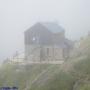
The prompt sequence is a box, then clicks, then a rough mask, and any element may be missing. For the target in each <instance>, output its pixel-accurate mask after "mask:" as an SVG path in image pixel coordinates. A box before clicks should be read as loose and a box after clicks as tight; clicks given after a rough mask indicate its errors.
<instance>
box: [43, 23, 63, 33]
mask: <svg viewBox="0 0 90 90" xmlns="http://www.w3.org/2000/svg"><path fill="white" fill-rule="evenodd" d="M41 24H42V25H43V26H45V27H46V28H47V29H48V30H50V31H51V32H53V33H59V32H62V31H64V29H63V28H62V27H61V26H60V25H59V24H58V23H55V22H47V23H41Z"/></svg>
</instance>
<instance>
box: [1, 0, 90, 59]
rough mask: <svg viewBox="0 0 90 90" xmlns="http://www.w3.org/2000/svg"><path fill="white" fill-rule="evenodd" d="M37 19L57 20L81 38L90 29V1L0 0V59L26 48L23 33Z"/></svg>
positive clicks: (69, 31)
mask: <svg viewBox="0 0 90 90" xmlns="http://www.w3.org/2000/svg"><path fill="white" fill-rule="evenodd" d="M38 21H39V22H40V21H41V22H44V21H45V22H48V21H55V22H58V23H59V24H60V25H61V26H63V27H64V28H65V30H66V36H67V37H68V38H70V39H74V40H75V39H79V38H80V37H81V36H84V35H86V34H87V32H88V31H89V30H90V0H0V60H1V59H5V58H6V57H9V56H12V55H13V54H14V53H15V51H23V49H24V44H23V42H24V38H23V35H24V33H23V32H24V31H25V30H26V29H27V28H28V27H30V26H31V25H33V24H34V23H36V22H38Z"/></svg>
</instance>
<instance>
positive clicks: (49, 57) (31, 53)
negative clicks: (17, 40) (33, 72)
mask: <svg viewBox="0 0 90 90" xmlns="http://www.w3.org/2000/svg"><path fill="white" fill-rule="evenodd" d="M25 54H26V59H27V60H30V61H60V60H63V59H64V57H63V49H62V48H60V47H53V46H34V45H32V46H31V45H27V46H26V47H25Z"/></svg>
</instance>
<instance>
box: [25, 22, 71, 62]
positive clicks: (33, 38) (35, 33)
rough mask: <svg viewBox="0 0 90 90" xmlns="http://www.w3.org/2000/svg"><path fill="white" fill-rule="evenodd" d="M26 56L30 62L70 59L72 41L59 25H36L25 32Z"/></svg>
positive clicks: (52, 23) (49, 23) (50, 23)
mask: <svg viewBox="0 0 90 90" xmlns="http://www.w3.org/2000/svg"><path fill="white" fill-rule="evenodd" d="M24 35H25V56H26V59H27V60H30V61H55V60H56V61H60V60H64V59H65V58H68V57H69V52H70V50H71V41H70V40H68V39H66V38H65V30H64V28H62V27H61V26H59V25H58V24H57V23H54V22H48V23H36V24H35V25H33V26H32V27H31V28H29V29H28V30H26V31H25V33H24Z"/></svg>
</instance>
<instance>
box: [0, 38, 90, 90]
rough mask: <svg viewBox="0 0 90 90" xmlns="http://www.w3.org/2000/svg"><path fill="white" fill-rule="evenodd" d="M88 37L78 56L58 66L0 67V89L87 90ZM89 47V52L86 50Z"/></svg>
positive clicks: (89, 78)
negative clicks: (10, 87) (9, 87)
mask: <svg viewBox="0 0 90 90" xmlns="http://www.w3.org/2000/svg"><path fill="white" fill-rule="evenodd" d="M89 44H90V40H89V38H86V39H84V40H83V41H81V46H80V47H79V48H80V52H83V53H81V54H80V55H79V56H76V57H71V58H70V59H69V60H67V61H66V62H64V63H63V64H62V65H59V64H31V65H20V64H8V63H5V64H3V66H2V67H1V68H0V87H2V86H16V87H18V88H19V90H90V56H89V54H90V53H89V50H90V49H89V47H90V45H89ZM85 48H88V49H85Z"/></svg>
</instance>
